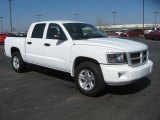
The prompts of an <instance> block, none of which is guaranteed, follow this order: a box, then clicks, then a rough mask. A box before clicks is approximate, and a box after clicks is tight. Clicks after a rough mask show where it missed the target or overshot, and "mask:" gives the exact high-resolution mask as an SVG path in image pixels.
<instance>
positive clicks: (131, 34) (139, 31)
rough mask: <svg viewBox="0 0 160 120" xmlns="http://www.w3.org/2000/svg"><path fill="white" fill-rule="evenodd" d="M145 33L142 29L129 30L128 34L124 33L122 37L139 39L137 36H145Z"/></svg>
mask: <svg viewBox="0 0 160 120" xmlns="http://www.w3.org/2000/svg"><path fill="white" fill-rule="evenodd" d="M143 35H144V31H143V30H142V29H131V30H127V31H126V32H124V33H122V34H121V35H120V36H122V37H137V36H143Z"/></svg>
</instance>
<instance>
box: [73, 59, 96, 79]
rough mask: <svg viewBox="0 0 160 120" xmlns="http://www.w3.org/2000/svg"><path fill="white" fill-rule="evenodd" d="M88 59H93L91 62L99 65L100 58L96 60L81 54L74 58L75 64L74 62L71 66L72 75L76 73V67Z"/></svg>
mask: <svg viewBox="0 0 160 120" xmlns="http://www.w3.org/2000/svg"><path fill="white" fill-rule="evenodd" d="M86 61H91V62H93V63H96V64H97V65H99V62H98V60H96V59H93V58H89V57H83V56H79V57H77V58H76V59H75V60H74V62H73V64H72V68H71V76H72V77H73V76H74V74H75V69H76V67H77V66H78V65H79V64H80V63H82V62H86Z"/></svg>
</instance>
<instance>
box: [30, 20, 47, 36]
mask: <svg viewBox="0 0 160 120" xmlns="http://www.w3.org/2000/svg"><path fill="white" fill-rule="evenodd" d="M45 25H46V24H45V23H42V24H36V25H35V27H34V29H33V32H32V36H31V38H43V33H44V28H45Z"/></svg>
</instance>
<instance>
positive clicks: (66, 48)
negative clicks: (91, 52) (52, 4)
mask: <svg viewBox="0 0 160 120" xmlns="http://www.w3.org/2000/svg"><path fill="white" fill-rule="evenodd" d="M43 45H44V46H43V61H42V62H43V64H44V66H46V67H50V68H55V69H59V70H62V71H66V72H70V56H71V45H72V44H71V41H69V40H67V37H66V35H65V34H64V32H63V30H62V28H61V26H60V25H58V24H54V23H50V24H49V25H48V30H47V34H46V38H44V41H43Z"/></svg>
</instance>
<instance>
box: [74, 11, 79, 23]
mask: <svg viewBox="0 0 160 120" xmlns="http://www.w3.org/2000/svg"><path fill="white" fill-rule="evenodd" d="M74 15H75V18H76V21H78V16H79V14H78V13H76V14H74Z"/></svg>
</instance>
